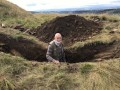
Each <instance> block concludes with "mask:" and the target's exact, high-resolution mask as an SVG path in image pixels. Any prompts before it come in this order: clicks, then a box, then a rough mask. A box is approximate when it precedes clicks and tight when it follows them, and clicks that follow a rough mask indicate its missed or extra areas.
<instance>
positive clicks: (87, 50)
mask: <svg viewBox="0 0 120 90" xmlns="http://www.w3.org/2000/svg"><path fill="white" fill-rule="evenodd" d="M110 58H120V41H113V42H111V43H109V44H107V43H106V44H105V43H100V42H94V43H89V44H86V45H85V46H84V47H82V48H78V49H77V50H72V49H68V50H66V59H67V62H72V63H75V62H83V61H101V60H104V59H110Z"/></svg>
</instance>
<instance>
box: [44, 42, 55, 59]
mask: <svg viewBox="0 0 120 90" xmlns="http://www.w3.org/2000/svg"><path fill="white" fill-rule="evenodd" d="M52 53H53V47H52V45H51V44H49V46H48V49H47V53H46V58H47V59H48V61H53V60H54V59H53V58H52Z"/></svg>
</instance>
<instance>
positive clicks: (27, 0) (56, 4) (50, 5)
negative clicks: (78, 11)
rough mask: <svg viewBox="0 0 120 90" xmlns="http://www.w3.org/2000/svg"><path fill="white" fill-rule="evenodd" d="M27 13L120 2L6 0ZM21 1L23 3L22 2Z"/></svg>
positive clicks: (95, 0) (103, 0)
mask: <svg viewBox="0 0 120 90" xmlns="http://www.w3.org/2000/svg"><path fill="white" fill-rule="evenodd" d="M8 1H11V2H13V3H15V4H17V5H18V6H20V7H22V8H24V9H25V10H28V11H36V10H48V9H64V8H83V7H86V6H89V5H102V4H103V5H117V6H118V5H120V3H117V2H119V1H120V0H8ZM22 1H23V2H22Z"/></svg>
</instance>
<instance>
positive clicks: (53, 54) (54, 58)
mask: <svg viewBox="0 0 120 90" xmlns="http://www.w3.org/2000/svg"><path fill="white" fill-rule="evenodd" d="M46 58H47V59H48V61H51V62H53V63H55V64H60V62H63V61H65V53H64V48H63V44H62V36H61V34H60V33H56V34H55V36H54V40H53V41H51V42H50V43H49V46H48V50H47V53H46Z"/></svg>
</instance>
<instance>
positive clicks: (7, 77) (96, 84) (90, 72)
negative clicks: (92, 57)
mask: <svg viewBox="0 0 120 90" xmlns="http://www.w3.org/2000/svg"><path fill="white" fill-rule="evenodd" d="M14 65H16V66H14ZM74 66H75V68H76V69H74V68H73V69H71V68H70V67H74ZM21 67H22V68H21ZM8 68H11V69H9V70H8ZM0 69H1V70H0V71H2V72H0V78H1V79H0V89H2V90H3V89H5V90H10V89H12V90H15V89H17V90H21V89H22V90H23V89H26V90H53V89H54V90H73V89H74V90H119V89H120V86H119V85H120V72H119V70H120V59H119V58H118V59H110V60H105V61H103V62H83V63H76V64H70V65H66V64H65V63H61V66H58V65H55V64H53V63H45V62H43V63H39V62H31V61H27V60H25V59H23V58H20V57H16V56H12V55H9V54H5V53H0ZM14 70H15V73H11V72H13V71H14ZM19 70H21V72H20V73H16V71H19ZM69 70H73V71H74V70H76V72H68V71H69ZM4 84H5V85H4Z"/></svg>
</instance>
